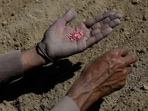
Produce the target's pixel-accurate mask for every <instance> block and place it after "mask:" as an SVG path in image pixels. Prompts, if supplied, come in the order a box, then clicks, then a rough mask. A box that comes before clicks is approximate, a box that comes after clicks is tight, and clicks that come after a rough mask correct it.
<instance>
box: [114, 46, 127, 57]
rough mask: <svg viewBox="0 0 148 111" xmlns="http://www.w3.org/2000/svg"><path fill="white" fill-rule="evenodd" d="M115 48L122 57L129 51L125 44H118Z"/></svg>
mask: <svg viewBox="0 0 148 111" xmlns="http://www.w3.org/2000/svg"><path fill="white" fill-rule="evenodd" d="M115 50H118V51H119V54H120V55H121V56H122V57H124V56H126V55H127V54H128V52H129V50H128V48H127V47H125V46H120V47H118V48H116V49H115Z"/></svg>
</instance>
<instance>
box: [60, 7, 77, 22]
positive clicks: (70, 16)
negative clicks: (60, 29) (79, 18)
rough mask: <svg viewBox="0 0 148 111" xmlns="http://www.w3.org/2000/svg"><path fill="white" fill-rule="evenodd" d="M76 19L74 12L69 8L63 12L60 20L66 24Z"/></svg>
mask: <svg viewBox="0 0 148 111" xmlns="http://www.w3.org/2000/svg"><path fill="white" fill-rule="evenodd" d="M75 17H76V11H75V9H74V8H70V9H69V10H67V11H66V12H65V14H64V15H63V17H62V18H61V19H64V21H65V22H66V23H68V22H70V21H71V20H73V19H74V18H75Z"/></svg>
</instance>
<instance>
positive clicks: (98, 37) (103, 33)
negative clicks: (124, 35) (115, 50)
mask: <svg viewBox="0 0 148 111" xmlns="http://www.w3.org/2000/svg"><path fill="white" fill-rule="evenodd" d="M99 31H100V30H96V32H94V34H95V33H96V35H94V36H92V37H90V38H88V40H87V41H86V45H87V47H89V46H91V45H93V44H95V43H97V42H98V41H99V40H101V39H102V38H104V37H106V36H108V35H109V34H110V33H111V32H112V28H110V27H109V28H106V29H104V30H102V31H101V32H99ZM98 32H99V33H98Z"/></svg>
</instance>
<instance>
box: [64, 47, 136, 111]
mask: <svg viewBox="0 0 148 111" xmlns="http://www.w3.org/2000/svg"><path fill="white" fill-rule="evenodd" d="M136 60H137V57H136V56H135V55H133V54H132V55H129V54H128V49H127V48H126V47H119V48H116V49H112V50H110V51H108V52H106V53H105V54H103V55H102V56H100V57H98V58H97V59H95V60H94V61H92V62H91V63H90V64H88V65H87V66H86V68H85V69H84V70H83V72H82V75H81V76H80V78H79V79H78V80H77V81H76V82H75V83H74V85H73V86H72V87H71V89H70V90H69V91H68V93H67V95H68V96H69V97H71V98H72V99H73V100H74V101H75V102H76V104H77V105H78V107H79V108H80V110H81V111H86V110H87V108H89V107H90V106H91V105H92V104H93V103H94V102H96V101H97V100H98V99H99V98H101V97H103V96H106V95H108V94H110V93H112V92H113V91H115V90H117V89H120V88H122V87H123V86H124V85H125V82H126V76H127V74H128V73H130V72H131V70H132V68H131V67H130V64H132V63H134V62H135V61H136Z"/></svg>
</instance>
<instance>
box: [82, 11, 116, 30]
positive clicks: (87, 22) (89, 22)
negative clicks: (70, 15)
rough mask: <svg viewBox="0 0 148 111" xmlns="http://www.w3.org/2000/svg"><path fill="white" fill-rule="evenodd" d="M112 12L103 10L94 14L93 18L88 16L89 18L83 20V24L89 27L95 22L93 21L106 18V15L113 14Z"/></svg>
mask: <svg viewBox="0 0 148 111" xmlns="http://www.w3.org/2000/svg"><path fill="white" fill-rule="evenodd" d="M113 14H114V12H105V13H103V14H100V15H98V16H96V17H93V18H90V19H88V20H86V21H85V22H84V24H85V25H86V26H87V27H90V26H92V25H93V24H95V23H97V22H99V21H101V20H103V19H104V18H106V17H108V16H110V15H113Z"/></svg>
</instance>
